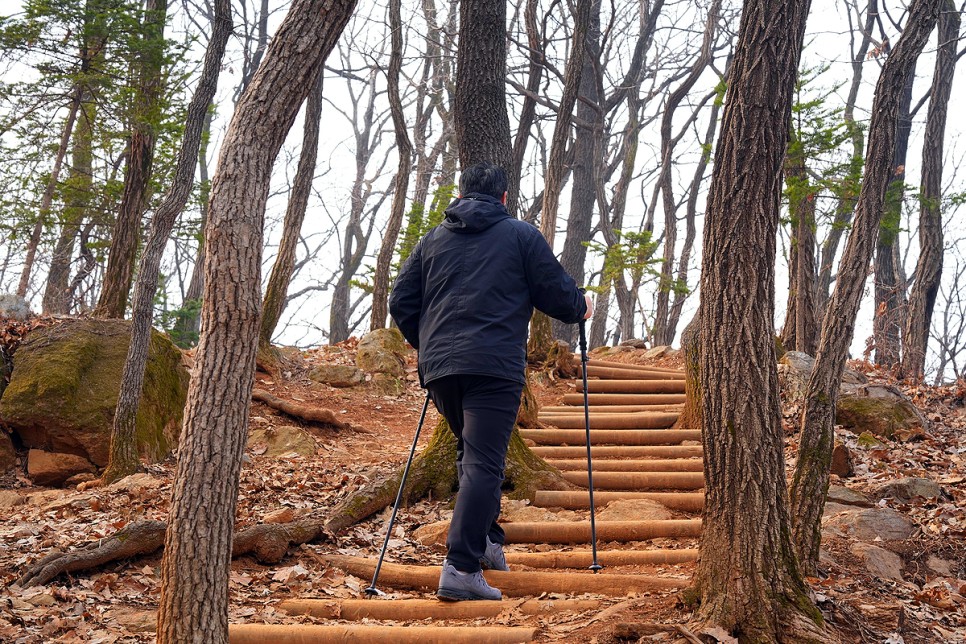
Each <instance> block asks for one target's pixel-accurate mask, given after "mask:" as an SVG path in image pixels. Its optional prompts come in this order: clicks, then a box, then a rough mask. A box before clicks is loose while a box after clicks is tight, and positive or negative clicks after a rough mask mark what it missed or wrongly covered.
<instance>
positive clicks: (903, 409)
mask: <svg viewBox="0 0 966 644" xmlns="http://www.w3.org/2000/svg"><path fill="white" fill-rule="evenodd" d="M835 422H836V423H837V424H839V425H843V426H844V427H847V428H848V429H851V430H852V431H854V432H855V433H857V434H858V433H861V432H864V431H869V432H872V433H873V434H875V435H876V436H881V437H883V438H900V437H903V438H908V437H910V436H911V435H912V434H913V433H915V432H917V431H918V432H920V433H921V432H922V430H923V428H924V427H926V425H927V424H928V423H927V421H926V418H925V416H923V415H922V413H921V412H920V411H919V410H918V409H917V408H916V406H915V405H913V404H912V401H911V400H909V399H908V398H907V397H906V396H904V395H903V394H902V392H900V391H899V390H898V389H896V388H895V387H893V386H891V385H856V386H850V387H849V388H848V390H843V392H842V395H841V396H839V400H838V405H837V407H836V414H835ZM899 434H901V435H899Z"/></svg>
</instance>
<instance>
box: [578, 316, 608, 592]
mask: <svg viewBox="0 0 966 644" xmlns="http://www.w3.org/2000/svg"><path fill="white" fill-rule="evenodd" d="M584 322H585V321H584V320H581V321H580V372H581V374H583V378H584V428H585V431H586V432H587V487H588V488H589V489H590V547H591V551H592V552H593V555H594V562H593V563H592V564H590V569H591V570H593V571H594V572H595V573H597V572H600V569H601V568H603V566H601V565H600V564H599V563H597V524H596V522H595V521H594V465H593V461H592V460H591V458H590V402H589V401H588V398H587V330H586V328H585V325H584Z"/></svg>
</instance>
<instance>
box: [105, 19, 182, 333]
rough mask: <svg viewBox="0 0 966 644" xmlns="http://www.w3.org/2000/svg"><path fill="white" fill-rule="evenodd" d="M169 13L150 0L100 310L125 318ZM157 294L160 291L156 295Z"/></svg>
mask: <svg viewBox="0 0 966 644" xmlns="http://www.w3.org/2000/svg"><path fill="white" fill-rule="evenodd" d="M167 12H168V2H167V0H147V3H146V5H145V10H144V20H143V23H142V25H141V34H142V35H141V42H140V43H139V48H140V53H139V58H138V61H137V63H136V65H135V68H136V70H137V71H136V73H137V85H138V86H137V89H136V90H135V91H136V95H135V98H134V114H133V118H132V123H131V138H130V140H129V142H128V155H127V169H126V171H125V174H124V192H123V193H122V195H121V205H120V207H119V208H118V213H117V220H116V221H115V223H114V232H113V234H112V235H111V248H110V250H109V251H108V256H107V268H106V269H105V271H104V287H103V290H102V291H101V297H100V299H99V300H98V302H97V308H96V309H95V314H96V315H98V316H99V317H104V318H123V317H124V311H125V309H126V308H127V299H128V294H129V293H130V291H131V281H132V280H133V278H134V263H135V261H136V259H137V251H138V241H139V239H140V237H141V219H142V217H143V216H144V211H145V209H146V208H147V204H148V199H149V198H150V195H151V172H152V166H153V165H154V144H155V142H156V140H157V132H156V128H157V126H158V123H157V121H158V116H157V115H158V113H159V111H160V105H161V93H162V84H163V82H164V79H163V76H162V68H163V67H164V57H165V41H164V24H165V20H166V16H167ZM151 296H152V297H153V296H154V293H152V294H151Z"/></svg>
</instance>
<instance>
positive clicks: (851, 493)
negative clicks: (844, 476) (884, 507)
mask: <svg viewBox="0 0 966 644" xmlns="http://www.w3.org/2000/svg"><path fill="white" fill-rule="evenodd" d="M826 499H827V500H826V502H827V503H840V504H842V505H853V506H857V507H860V508H871V507H872V505H873V503H872V501H870V500H869V499H867V498H866V497H865V495H863V494H861V493H859V492H856V491H855V490H850V489H849V488H847V487H845V486H842V485H830V486H828V495H827V496H826Z"/></svg>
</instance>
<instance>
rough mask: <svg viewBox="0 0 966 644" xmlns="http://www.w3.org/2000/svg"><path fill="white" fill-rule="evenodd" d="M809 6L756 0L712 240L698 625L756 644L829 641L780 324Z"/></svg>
mask: <svg viewBox="0 0 966 644" xmlns="http://www.w3.org/2000/svg"><path fill="white" fill-rule="evenodd" d="M809 4H810V2H809V0H798V1H795V0H793V1H789V2H783V3H775V2H765V1H762V0H748V1H747V2H745V6H744V12H743V15H742V18H741V27H740V30H739V35H738V44H737V46H736V54H735V58H734V62H733V63H732V68H731V75H730V79H731V82H730V83H729V86H728V94H727V96H726V103H725V109H724V119H723V122H722V126H721V138H720V139H719V141H718V147H717V151H716V153H715V167H714V172H713V176H712V181H711V189H710V192H709V196H708V211H707V220H706V222H705V231H704V253H703V259H702V271H701V304H700V310H701V321H700V324H701V332H700V336H699V342H700V352H701V353H700V355H701V358H700V370H701V376H700V383H701V389H702V391H703V407H704V409H703V414H702V415H703V432H702V440H703V443H704V453H705V481H706V488H705V489H706V492H705V506H704V507H705V510H704V528H703V532H702V536H701V559H700V562H699V563H698V569H697V572H696V574H695V579H694V583H695V590H696V594H697V595H698V596H699V597H700V602H701V605H700V608H699V609H698V611H697V613H696V615H695V618H696V620H697V621H698V622H700V623H703V624H712V625H718V626H721V627H722V628H724V630H725V631H726V632H728V633H730V634H732V635H739V634H740V636H741V638H742V639H743V640H745V641H751V642H778V641H791V640H793V641H814V642H820V641H824V639H823V633H822V630H821V629H820V626H819V624H820V623H821V619H822V618H821V614H820V613H819V611H818V609H817V608H816V607H815V606H814V604H813V603H812V601H811V599H809V596H808V588H807V586H806V585H805V582H804V579H803V577H802V574H801V570H800V568H799V564H798V560H797V557H796V554H795V550H794V546H793V544H792V541H791V538H790V537H791V534H790V529H789V528H790V523H791V518H790V516H789V513H788V492H787V489H786V487H785V459H784V456H783V451H782V450H783V438H784V437H783V431H782V425H781V407H780V401H779V391H778V374H777V367H776V359H775V342H774V337H775V333H774V322H773V319H774V307H775V291H774V284H775V273H774V270H775V269H774V266H775V253H776V248H775V244H776V242H775V240H776V232H777V227H778V221H779V213H780V198H781V191H782V161H783V158H784V156H785V146H786V143H787V139H788V123H789V118H790V115H791V106H792V96H793V91H794V87H795V80H796V73H797V70H798V62H799V57H800V55H801V48H802V39H803V36H804V32H805V18H806V16H807V14H808V9H809Z"/></svg>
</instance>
